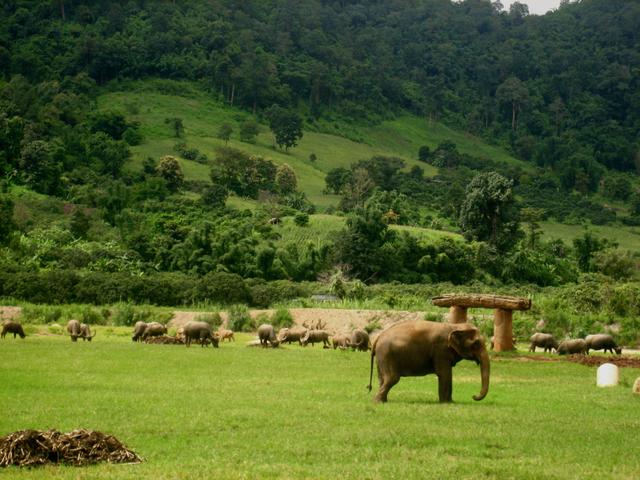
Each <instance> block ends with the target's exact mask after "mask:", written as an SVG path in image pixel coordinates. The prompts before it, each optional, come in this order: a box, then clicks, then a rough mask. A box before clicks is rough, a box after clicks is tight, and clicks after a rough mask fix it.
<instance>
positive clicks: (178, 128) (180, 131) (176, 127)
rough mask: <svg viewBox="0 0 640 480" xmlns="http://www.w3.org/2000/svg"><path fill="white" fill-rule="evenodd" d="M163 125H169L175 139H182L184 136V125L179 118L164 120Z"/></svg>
mask: <svg viewBox="0 0 640 480" xmlns="http://www.w3.org/2000/svg"><path fill="white" fill-rule="evenodd" d="M164 123H165V124H166V125H169V127H170V128H171V131H172V132H173V136H174V137H176V138H182V137H183V136H184V124H183V122H182V119H181V118H179V117H173V118H165V119H164Z"/></svg>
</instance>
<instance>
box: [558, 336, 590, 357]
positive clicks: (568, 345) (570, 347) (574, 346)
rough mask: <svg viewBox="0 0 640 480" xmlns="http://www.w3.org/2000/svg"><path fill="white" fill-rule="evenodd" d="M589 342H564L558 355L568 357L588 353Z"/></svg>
mask: <svg viewBox="0 0 640 480" xmlns="http://www.w3.org/2000/svg"><path fill="white" fill-rule="evenodd" d="M588 351H589V350H588V349H587V342H585V341H584V340H583V339H582V338H576V339H574V340H563V341H562V342H560V345H558V355H566V354H572V353H588Z"/></svg>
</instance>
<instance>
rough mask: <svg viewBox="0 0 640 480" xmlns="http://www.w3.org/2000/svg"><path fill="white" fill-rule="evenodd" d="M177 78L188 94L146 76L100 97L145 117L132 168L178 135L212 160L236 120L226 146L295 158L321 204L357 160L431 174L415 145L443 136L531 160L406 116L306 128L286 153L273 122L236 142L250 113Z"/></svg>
mask: <svg viewBox="0 0 640 480" xmlns="http://www.w3.org/2000/svg"><path fill="white" fill-rule="evenodd" d="M174 83H175V85H181V84H182V85H184V88H185V93H184V95H178V94H175V93H174V94H167V93H159V92H157V91H153V90H154V85H155V84H154V82H153V81H149V82H134V83H131V84H126V87H127V88H129V90H126V91H109V92H106V93H105V94H103V95H101V96H100V97H99V98H98V107H99V108H100V109H109V110H116V111H121V112H123V113H125V114H126V115H127V116H128V117H129V118H130V119H131V120H135V121H138V122H140V131H141V133H142V134H143V135H144V143H143V144H142V145H140V146H137V147H133V148H132V151H133V160H132V162H131V163H130V168H133V169H136V170H140V169H141V168H142V161H143V160H144V159H145V158H147V157H152V158H154V159H159V158H160V157H161V156H163V155H176V153H175V151H174V150H173V146H174V144H175V143H176V141H177V140H182V141H186V142H187V145H188V146H189V147H191V148H194V147H195V148H198V149H199V150H200V151H201V152H203V153H205V154H207V156H208V157H209V158H210V159H212V158H214V157H215V152H216V149H217V148H218V147H220V146H223V145H225V142H224V141H223V140H220V139H219V138H217V132H218V129H219V128H220V126H221V125H222V124H223V123H229V124H231V125H232V126H233V129H234V131H233V133H232V135H231V140H230V141H229V142H228V146H230V147H234V148H239V149H241V150H244V151H247V152H249V153H252V154H254V155H261V156H263V157H265V158H270V159H271V160H273V161H274V162H275V163H277V164H282V163H288V164H290V165H291V166H292V167H293V169H294V170H295V172H296V175H297V177H298V185H299V188H300V190H302V191H304V192H305V193H306V194H307V196H308V197H309V199H310V200H311V201H312V202H313V203H314V204H316V205H318V206H320V207H323V208H324V207H328V206H329V205H335V204H336V198H335V196H332V195H325V194H324V193H323V189H324V187H325V183H324V178H325V176H326V174H327V172H329V171H330V170H331V169H333V168H336V167H345V168H348V167H349V166H350V165H351V164H352V163H354V162H357V161H359V160H365V159H369V158H371V157H372V156H374V155H384V156H393V157H400V158H402V159H403V160H404V161H405V163H406V164H407V168H411V167H412V166H414V165H418V166H420V167H421V168H422V169H423V170H424V171H425V175H427V176H433V175H436V173H437V169H436V168H434V167H432V166H430V165H428V164H426V163H423V162H420V161H418V159H417V155H418V149H419V148H420V147H421V146H422V145H428V146H430V147H431V148H435V147H436V146H437V145H438V144H439V143H441V142H442V141H444V140H452V141H453V142H454V143H456V145H457V146H458V149H459V150H460V151H461V152H464V153H470V154H473V155H478V154H480V155H484V156H486V157H487V158H492V159H494V160H499V161H504V162H506V163H509V164H515V163H517V164H521V165H526V164H524V163H523V162H520V161H518V160H516V159H514V158H513V157H511V156H510V155H508V154H507V153H506V152H505V151H504V150H502V149H500V148H498V147H493V146H490V145H487V144H485V143H484V142H483V141H482V140H480V139H478V138H476V137H473V136H471V135H468V134H463V133H460V132H456V131H455V130H452V129H450V128H448V127H446V126H444V125H442V124H440V123H438V122H428V121H426V120H425V119H422V118H418V117H412V116H408V115H406V116H402V117H399V118H397V119H394V120H389V121H384V122H382V123H380V124H379V125H375V126H354V127H353V128H355V129H356V130H357V131H358V135H359V138H360V139H361V141H360V142H356V141H353V140H350V139H348V138H345V137H342V136H339V135H331V134H327V133H321V132H317V131H312V130H309V129H307V130H305V132H304V136H303V138H302V139H301V140H300V142H299V145H298V146H297V147H295V148H292V149H290V150H289V151H288V152H285V151H282V150H279V149H275V147H274V140H273V135H272V134H271V132H270V131H269V128H268V126H267V125H264V124H263V125H261V129H262V132H261V133H260V134H259V135H258V137H257V139H256V142H255V143H253V144H251V143H245V142H241V141H240V140H239V125H240V123H241V122H242V121H244V120H247V119H250V118H251V115H250V114H249V113H248V112H245V111H243V110H240V109H237V108H232V107H229V106H226V105H223V104H221V103H219V102H217V101H215V100H214V99H212V98H211V97H210V96H209V95H207V94H206V93H204V92H202V91H200V90H198V89H197V87H196V86H195V85H193V84H191V83H188V82H174ZM113 88H117V87H116V86H114V87H113ZM175 117H178V118H181V119H182V121H183V124H184V130H185V133H184V138H182V139H177V138H175V137H174V134H173V132H172V131H171V127H170V126H169V125H168V124H166V123H165V119H167V118H175ZM312 153H313V154H315V156H316V158H317V159H316V160H315V161H311V160H310V156H311V154H312ZM181 164H182V167H183V170H184V173H185V178H186V179H187V180H205V181H208V180H209V167H208V166H206V165H202V164H198V163H196V162H192V161H189V160H185V159H181Z"/></svg>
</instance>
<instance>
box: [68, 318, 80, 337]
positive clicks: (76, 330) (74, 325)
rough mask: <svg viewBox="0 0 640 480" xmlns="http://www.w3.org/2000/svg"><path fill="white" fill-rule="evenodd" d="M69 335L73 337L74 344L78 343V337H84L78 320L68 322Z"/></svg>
mask: <svg viewBox="0 0 640 480" xmlns="http://www.w3.org/2000/svg"><path fill="white" fill-rule="evenodd" d="M67 333H68V334H69V336H70V337H71V341H72V342H77V341H78V337H81V336H82V331H81V330H80V322H79V321H78V320H69V321H68V322H67Z"/></svg>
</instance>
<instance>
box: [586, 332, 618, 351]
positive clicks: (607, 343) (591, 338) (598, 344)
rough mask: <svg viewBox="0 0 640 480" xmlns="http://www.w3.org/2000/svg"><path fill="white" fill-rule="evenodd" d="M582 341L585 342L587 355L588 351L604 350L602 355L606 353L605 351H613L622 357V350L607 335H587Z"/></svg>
mask: <svg viewBox="0 0 640 480" xmlns="http://www.w3.org/2000/svg"><path fill="white" fill-rule="evenodd" d="M584 341H585V342H587V354H588V353H589V349H591V350H604V353H607V350H608V351H610V352H611V353H613V352H614V351H615V352H616V353H617V354H618V355H622V348H620V347H619V346H618V345H617V344H616V342H615V340H614V339H613V337H612V336H611V335H609V334H608V333H597V334H595V335H587V337H586V338H585V339H584Z"/></svg>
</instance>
